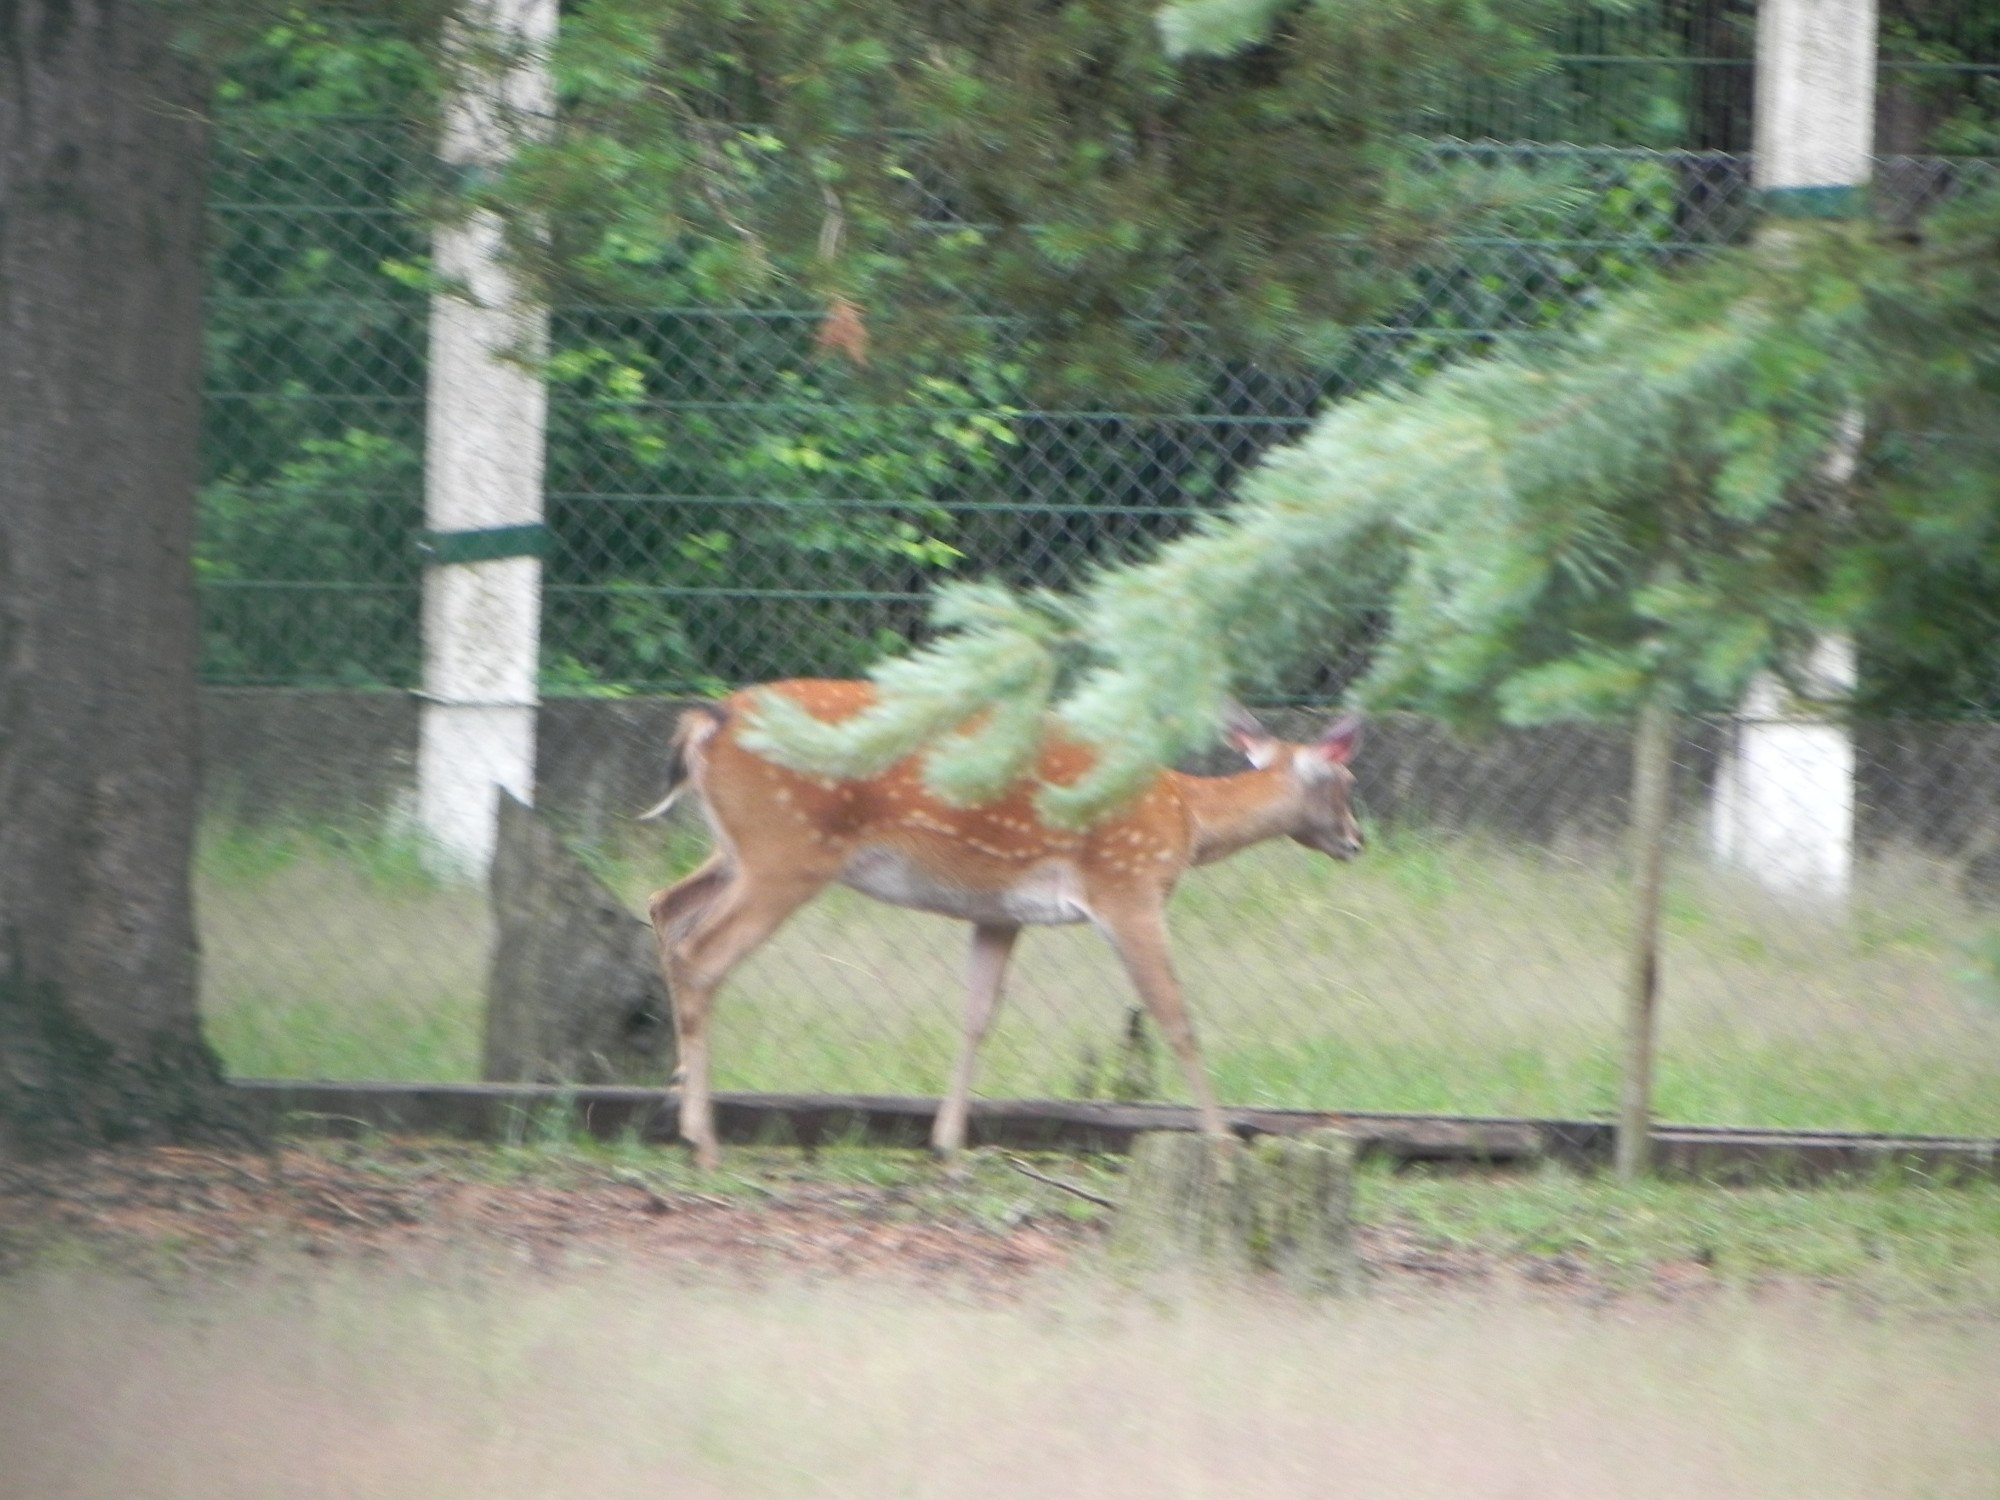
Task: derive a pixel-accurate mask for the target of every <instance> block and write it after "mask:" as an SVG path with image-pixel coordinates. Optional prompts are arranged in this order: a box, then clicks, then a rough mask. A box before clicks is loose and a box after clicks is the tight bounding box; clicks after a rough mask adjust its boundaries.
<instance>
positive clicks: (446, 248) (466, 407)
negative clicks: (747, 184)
mask: <svg viewBox="0 0 2000 1500" xmlns="http://www.w3.org/2000/svg"><path fill="white" fill-rule="evenodd" d="M555 29H556V0H468V3H467V4H466V5H465V6H464V7H463V8H462V9H461V11H460V13H459V15H458V17H457V19H456V20H455V21H454V23H453V33H452V37H453V42H454V44H455V45H454V46H453V48H452V55H453V62H454V65H455V71H456V73H457V78H456V80H455V83H456V86H455V87H454V89H453V91H452V92H451V94H450V96H449V97H448V99H447V100H446V105H445V115H444V139H443V143H442V147H441V154H442V156H443V159H444V162H445V165H446V167H447V169H448V170H451V171H453V172H455V173H457V174H459V175H460V176H461V177H462V178H465V179H476V178H477V176H478V175H479V174H481V173H485V172H491V171H493V170H495V169H496V168H498V167H499V166H500V165H501V164H503V163H504V162H505V160H506V159H507V155H508V153H509V151H510V149H511V145H512V142H513V141H514V140H515V139H517V138H518V137H519V135H520V134H521V133H522V132H523V131H532V130H534V129H537V128H538V127H539V126H540V125H541V124H542V123H543V122H546V121H547V120H548V119H549V118H550V116H551V114H552V111H553V108H554V98H553V88H552V83H551V80H550V75H549V71H548V48H549V44H550V43H551V41H552V40H553V39H554V36H555ZM501 251H502V239H501V225H500V221H499V220H498V219H497V218H496V217H495V216H494V215H492V214H490V213H486V212H483V211H481V212H474V213H472V214H470V215H468V216H467V217H466V218H464V219H463V220H461V221H458V222H455V223H449V224H442V225H440V226H439V227H438V229H437V231H436V234H435V236H434V238H433V241H432V259H433V264H434V267H435V270H436V273H437V275H438V277H439V278H440V280H441V281H442V282H443V283H445V285H444V287H443V289H442V290H440V291H439V292H438V293H437V294H436V295H435V296H433V298H432V300H431V314H430V317H431V330H430V385H429V408H428V413H427V417H426V434H425V453H424V518H425V526H426V548H427V554H426V561H427V563H428V566H427V568H426V570H425V574H424V610H423V629H424V675H423V698H424V706H423V715H422V727H421V733H420V738H419V744H418V758H417V766H418V770H417V816H418V821H419V823H420V825H421V827H422V830H423V832H424V834H425V835H426V839H427V843H428V845H429V847H430V849H431V850H432V851H433V853H434V855H435V856H436V858H437V860H438V862H439V863H440V864H441V865H442V866H444V867H447V868H449V869H451V870H453V871H455V872H458V873H463V874H467V875H473V876H483V875H484V874H485V872H486V870H487V868H488V866H489V865H490V864H491V862H492V858H493V847H494V830H495V818H496V816H497V806H498V803H497V795H496V794H497V791H498V789H499V788H503V787H504V788H505V789H506V790H508V791H510V792H512V793H513V794H514V795H515V796H517V797H519V798H521V799H522V800H523V801H528V800H531V799H532V797H533V795H534V779H535V715H536V709H537V694H536V680H537V675H538V674H537V660H538V655H539V649H540V635H541V593H542V576H541V573H542V569H541V555H540V554H541V550H542V536H543V524H542V469H543V457H544V429H545V426H546V419H547V409H548V396H547V392H546V389H545V387H544V385H543V382H542V378H541V376H540V374H539V373H537V372H536V371H534V370H533V369H532V368H530V362H532V361H534V360H536V359H538V358H539V357H540V355H541V353H542V351H543V349H544V347H545V345H546V343H547V339H548V315H547V311H546V310H545V309H544V308H542V307H540V306H538V305H535V304H533V303H531V302H529V301H528V300H527V299H526V297H525V296H524V295H523V293H522V291H521V289H520V287H519V286H518V285H517V284H516V282H515V280H514V278H513V276H512V275H511V274H510V273H509V271H508V269H507V267H506V265H505V264H504V262H503V260H502V256H501Z"/></svg>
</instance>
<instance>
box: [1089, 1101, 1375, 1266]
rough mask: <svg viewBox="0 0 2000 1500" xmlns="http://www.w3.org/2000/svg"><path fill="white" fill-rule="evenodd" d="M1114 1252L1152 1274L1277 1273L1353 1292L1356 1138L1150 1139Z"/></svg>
mask: <svg viewBox="0 0 2000 1500" xmlns="http://www.w3.org/2000/svg"><path fill="white" fill-rule="evenodd" d="M1111 1247H1112V1253H1113V1255H1114V1256H1116V1257H1117V1258H1118V1259H1120V1260H1122V1261H1123V1262H1125V1263H1126V1264H1128V1265H1134V1266H1139V1267H1144V1268H1148V1269H1159V1270H1196V1271H1202V1272H1207V1273H1209V1274H1221V1275H1241V1274H1244V1273H1247V1272H1252V1271H1272V1272H1275V1273H1277V1274H1278V1275H1280V1276H1282V1277H1283V1278H1284V1279H1285V1280H1286V1281H1287V1282H1289V1283H1290V1284H1291V1285H1292V1286H1294V1287H1295V1288H1297V1289H1298V1290H1300V1291H1304V1292H1315V1293H1317V1292H1346V1291H1351V1290H1353V1289H1354V1288H1355V1287H1356V1286H1357V1285H1358V1283H1359V1278H1360V1265H1359V1262H1358V1260H1357V1259H1356V1256H1355V1251H1354V1141H1353V1138H1352V1137H1350V1136H1349V1135H1347V1134H1346V1133H1345V1132H1343V1131H1338V1130H1314V1131H1309V1132H1307V1133H1306V1134H1304V1135H1301V1136H1265V1137H1263V1138H1262V1139H1260V1140H1258V1141H1256V1142H1254V1143H1252V1144H1249V1145H1245V1144H1243V1143H1241V1142H1236V1141H1229V1142H1221V1141H1212V1140H1210V1139H1208V1138H1207V1137H1206V1136H1200V1135H1193V1134H1189V1133H1187V1132H1185V1131H1170V1130H1160V1131H1148V1132H1147V1133H1145V1134H1143V1135H1141V1136H1140V1137H1139V1138H1138V1139H1137V1140H1135V1141H1134V1142H1133V1143H1132V1163H1131V1166H1130V1168H1129V1169H1128V1170H1127V1172H1126V1192H1125V1203H1124V1206H1123V1208H1121V1209H1120V1211H1119V1214H1118V1219H1117V1222H1116V1224H1115V1225H1114V1226H1113V1228H1112V1236H1111Z"/></svg>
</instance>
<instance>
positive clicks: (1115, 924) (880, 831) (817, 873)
mask: <svg viewBox="0 0 2000 1500" xmlns="http://www.w3.org/2000/svg"><path fill="white" fill-rule="evenodd" d="M766 692H777V693H784V694H786V695H787V696H789V697H791V698H793V699H795V700H797V701H798V702H799V703H800V704H801V705H803V706H804V707H805V708H806V709H807V710H808V711H809V712H810V713H812V714H813V716H814V717H816V718H819V719H823V720H826V721H829V722H837V721H839V720H841V719H845V718H847V717H849V716H850V715H853V714H857V713H859V712H861V711H862V710H863V709H865V708H867V707H868V706H869V705H870V704H871V703H872V702H873V701H874V694H875V690H874V687H873V685H872V684H870V683H866V682H830V681H799V682H779V683H771V684H766V685H764V686H762V687H754V688H746V689H744V690H743V691H741V692H739V693H736V694H735V695H733V696H731V697H729V698H727V699H725V700H723V701H722V702H720V703H714V704H703V705H700V706H698V707H695V708H693V709H690V710H689V711H688V712H687V713H686V714H685V715H684V716H683V717H682V719H681V722H680V724H679V726H678V727H677V729H676V730H675V733H674V740H673V755H672V765H671V771H670V776H669V781H670V786H669V790H668V792H667V795H666V797H665V799H664V800H662V801H661V803H660V804H659V805H658V806H657V807H655V808H653V809H652V810H651V811H649V812H647V813H645V814H642V816H644V817H649V818H650V817H658V816H660V815H661V814H663V813H665V812H666V811H667V809H668V808H670V807H671V806H672V805H673V804H674V802H675V801H676V800H677V799H678V798H679V797H680V795H681V794H682V792H684V791H685V790H687V789H689V788H692V789H693V791H694V793H695V795H696V796H697V797H698V798H699V800H700V802H701V805H702V807H703V809H704V810H705V812H706V813H707V815H708V819H709V822H710V824H711V825H712V826H713V828H714V831H715V837H716V844H717V848H716V850H715V852H714V853H713V854H712V855H711V856H710V857H709V859H708V861H707V863H705V864H703V865H702V866H701V867H700V868H699V869H697V870H696V871H695V872H694V873H693V874H691V875H689V876H687V877H686V878H685V879H683V880H681V881H680V882H679V883H678V884H676V885H673V886H670V887H668V888H667V889H666V890H663V891H660V892H657V893H656V894H655V895H654V896H653V898H652V900H651V902H650V903H649V911H650V914H651V917H652V922H653V931H654V934H655V936H656V937H657V939H658V942H659V950H660V966H661V969H662V970H663V972H664V973H665V975H666V981H667V988H668V991H669V993H671V994H672V996H673V1003H674V1022H675V1026H676V1028H677V1030H678V1034H679V1040H680V1065H681V1070H682V1072H681V1097H680V1128H681V1134H682V1136H683V1137H684V1138H685V1139H686V1140H687V1141H688V1142H689V1143H690V1144H691V1145H692V1146H693V1148H694V1155H695V1161H696V1163H697V1164H698V1165H699V1166H702V1167H705V1168H707V1167H713V1166H714V1165H715V1164H716V1161H717V1149H716V1139H715V1122H714V1118H713V1112H712V1107H711V1103H710V1097H709V1056H708V1023H709V1014H710V1010H711V1008H712V1006H713V1004H714V1000H715V992H716V989H717V987H718V986H719V985H721V983H722V981H723V980H724V978H726V977H727V975H728V974H729V971H730V970H731V969H733V968H734V967H735V966H736V965H737V964H738V963H740V962H741V961H742V960H743V959H744V958H745V957H747V956H748V955H749V954H750V953H751V952H752V951H753V950H755V949H756V948H757V946H758V945H759V944H761V943H762V942H764V940H765V939H766V938H768V937H770V936H771V935H772V934H773V933H774V932H776V931H777V930H778V927H779V925H780V924H781V923H783V922H784V920H785V919H786V918H787V917H789V916H790V915H791V914H792V913H793V912H795V911H797V910H798V909H799V908H800V907H801V906H803V905H805V903H806V902H808V901H810V900H811V899H812V898H813V897H814V896H815V895H817V894H818V893H819V892H820V891H822V890H824V889H825V888H826V887H827V886H828V885H831V884H833V883H835V882H839V883H841V884H843V885H849V886H852V887H854V888H855V889H856V890H860V891H864V892H866V893H867V894H868V895H870V896H874V897H876V898H878V899H879V900H883V901H887V902H889V903H891V904H892V905H895V906H907V907H914V908H915V909H917V910H919V911H931V912H937V913H939V914H941V915H943V916H948V917H958V918H961V919H963V920H965V921H968V922H970V923H972V957H971V964H970V972H969V975H968V982H967V993H966V1005H965V1032H964V1036H963V1038H962V1039H961V1042H960V1045H959V1052H958V1060H957V1064H956V1066H955V1067H954V1068H953V1070H952V1076H951V1086H950V1089H949V1090H948V1092H947V1093H946V1095H945V1098H944V1103H943V1105H942V1107H941V1108H940V1109H939V1111H938V1115H937V1121H936V1125H935V1128H934V1129H933V1131H932V1136H931V1143H932V1145H933V1147H934V1148H935V1149H936V1150H937V1151H938V1152H939V1153H940V1154H943V1155H947V1156H948V1155H950V1154H951V1153H953V1152H956V1151H957V1150H958V1149H959V1148H960V1147H961V1146H963V1145H964V1143H965V1123H966V1098H967V1095H968V1094H969V1093H970V1092H971V1088H972V1075H973V1066H974V1063H975V1060H976V1058H977V1055H978V1051H979V1044H980V1042H981V1040H982V1039H983V1038H984V1037H985V1035H986V1031H987V1028H988V1026H989V1025H991V1023H992V1020H993V1015H994V1011H995V1010H996V1008H997V1007H998V1005H999V1003H1000V989H1001V981H1002V978H1003V977H1004V975H1005V972H1006V968H1007V960H1008V956H1009V955H1010V954H1011V952H1012V951H1013V947H1014V940H1015V939H1016V938H1017V937H1018V936H1019V935H1020V931H1021V929H1022V928H1023V927H1026V926H1038V925H1044V924H1055V923H1064V922H1091V923H1094V924H1095V925H1096V926H1097V927H1098V928H1099V930H1101V931H1102V932H1103V933H1104V934H1105V936H1106V937H1108V938H1109V939H1110V940H1111V943H1112V946H1113V947H1114V948H1116V949H1117V951H1118V955H1119V957H1120V958H1121V959H1122V960H1123V961H1124V964H1125V968H1126V970H1127V972H1128V973H1129V974H1130V975H1131V977H1132V982H1133V984H1134V985H1135V986H1137V988H1138V991H1139V995H1140V998H1141V999H1142V1000H1143V1001H1144V1002H1145V1004H1146V1008H1147V1009H1148V1010H1149V1011H1150V1012H1151V1013H1152V1017H1153V1020H1154V1021H1155V1023H1156V1024H1157V1025H1158V1026H1159V1029H1160V1032H1161V1034H1162V1035H1164V1036H1165V1038H1166V1039H1167V1042H1168V1044H1169V1045H1170V1046H1171V1047H1172V1048H1173V1049H1174V1053H1175V1055H1176V1056H1177V1057H1178V1058H1179V1059H1180V1064H1181V1068H1182V1069H1183V1071H1184V1072H1185V1073H1186V1075H1187V1081H1188V1087H1189V1089H1190V1090H1191V1091H1192V1092H1193V1095H1194V1100H1195V1104H1196V1107H1197V1108H1198V1110H1199V1112H1200V1117H1201V1125H1202V1129H1203V1130H1204V1131H1205V1132H1207V1133H1208V1134H1209V1135H1211V1136H1217V1137H1221V1136H1225V1135H1227V1134H1228V1126H1227V1125H1226V1124H1225V1122H1224V1120H1223V1117H1222V1111H1221V1110H1220V1109H1218V1108H1217V1107H1216V1102H1215V1094H1214V1091H1213V1090H1212V1089H1211V1088H1210V1087H1209V1082H1208V1074H1207V1071H1206V1069H1205V1068H1204V1066H1203V1064H1202V1058H1201V1052H1200V1049H1199V1047H1198V1046H1197V1045H1196V1042H1195V1035H1194V1027H1193V1025H1192V1023H1191V1022H1190V1020H1189V1018H1188V1013H1187V1008H1186V1006H1185V1004H1184V1003H1183V1001H1182V998H1181V989H1180V985H1179V983H1178V981H1176V979H1175V978H1174V971H1173V964H1172V961H1171V957H1170V954H1169V951H1168V943H1167V926H1166V904H1167V897H1168V896H1169V895H1170V894H1171V893H1172V891H1173V888H1174V885H1175V883H1176V882H1177V881H1178V880H1179V879H1180V877H1181V875H1182V873H1183V872H1185V871H1186V870H1187V869H1188V867H1189V866H1190V865H1205V864H1209V863H1211V862H1212V861H1215V860H1218V859H1224V858H1226V857H1228V856H1229V855H1231V854H1234V853H1236V852H1237V851H1238V850H1240V849H1245V848H1248V847H1249V846H1250V845H1252V844H1257V843H1262V842H1263V841H1264V840H1266V839H1273V838H1278V837H1280V836H1283V837H1288V838H1291V839H1294V840H1296V841H1297V842H1299V843H1301V844H1304V845H1305V846H1306V847H1307V848H1308V849H1317V850H1319V851H1320V852H1321V853H1323V854H1328V855H1331V856H1332V857H1333V858H1335V859H1343V860H1344V859H1351V858H1353V857H1354V855H1356V854H1357V853H1359V852H1360V850H1361V847H1362V838H1361V829H1360V827H1359V826H1358V825H1357V824H1356V823H1355V820H1354V815H1353V813H1352V812H1351V811H1350V810H1349V808H1348V790H1349V788H1350V786H1351V785H1352V777H1351V775H1350V773H1349V772H1348V770H1347V762H1348V759H1349V758H1350V757H1351V756H1352V755H1353V753H1354V749H1355V746H1356V744H1357V743H1358V741H1359V738H1360V723H1359V721H1358V720H1356V719H1354V718H1352V717H1349V718H1344V719H1342V720H1340V721H1339V722H1337V723H1335V724H1334V725H1333V726H1332V727H1331V728H1329V729H1328V730H1327V731H1326V733H1325V734H1324V735H1322V736H1321V737H1320V738H1319V739H1317V740H1315V741H1313V742H1312V743H1310V744H1290V743H1287V742H1285V741H1282V740H1279V739H1276V738H1275V737H1273V736H1272V735H1270V734H1268V733H1266V732H1265V731H1264V729H1263V728H1262V727H1261V726H1259V725H1258V724H1257V723H1256V721H1255V720H1253V719H1251V718H1250V717H1249V715H1248V714H1242V713H1240V712H1239V713H1237V714H1235V715H1232V720H1231V723H1230V726H1229V735H1230V738H1231V740H1232V741H1233V742H1234V743H1235V745H1236V746H1237V748H1238V749H1240V750H1241V751H1242V752H1243V753H1244V755H1245V756H1246V757H1247V758H1248V759H1249V761H1250V763H1251V766H1252V769H1251V770H1248V771H1243V772H1240V773H1239V774H1237V775H1234V776H1212V777H1211V776H1189V775H1183V774H1181V773H1180V772H1177V771H1163V772H1161V773H1160V775H1159V776H1158V777H1156V778H1155V779H1154V781H1153V782H1152V784H1151V785H1150V786H1148V787H1147V788H1146V789H1145V791H1144V792H1142V793H1141V794H1140V795H1139V796H1137V797H1136V798H1134V799H1133V800H1132V801H1130V802H1128V803H1127V804H1125V805H1124V806H1123V807H1122V808H1121V809H1120V810H1119V811H1117V812H1115V813H1113V814H1111V815H1109V816H1107V817H1105V818H1104V819H1102V820H1101V821H1099V822H1097V823H1095V824H1093V825H1091V826H1090V827H1087V828H1084V829H1080V830H1068V829H1060V828H1052V827H1050V826H1049V825H1048V824H1046V823H1045V822H1044V821H1043V820H1042V819H1041V818H1040V817H1039V816H1038V815H1037V813H1036V810H1035V805H1034V784H1033V782H1032V781H1023V782H1022V783H1021V784H1020V785H1019V786H1017V787H1015V788H1014V789H1012V790H1011V791H1009V792H1007V793H1006V794H1005V795H1003V796H1001V797H999V798H998V799H996V800H994V801H991V802H988V803H986V804H984V805H982V806H978V807H958V806H954V805H952V804H951V803H948V802H945V801H942V800H940V799H939V798H938V797H936V796H935V795H933V794H932V793H931V792H930V791H929V790H927V789H926V788H925V786H924V782H923V776H922V767H921V763H920V761H919V760H918V759H917V758H914V757H913V758H911V759H909V760H905V761H901V762H899V763H897V764H896V765H893V766H891V767H890V768H889V769H888V770H887V771H884V772H883V773H882V774H881V775H879V776H874V777H869V778H867V779H865V780H837V779H835V778H832V777H824V776H813V775H809V774H805V773H802V772H798V771H792V770H787V769H785V768H784V767H782V766H778V765H776V764H774V763H772V762H771V761H769V760H767V759H764V758H763V757H761V756H759V755H757V754H755V753H753V752H752V751H750V750H748V749H746V748H745V747H744V745H743V744H742V741H741V738H740V734H741V731H742V728H743V726H744V725H745V723H746V722H747V721H748V720H749V719H750V718H751V717H752V716H753V715H754V714H755V711H756V707H755V705H756V695H757V694H759V693H766ZM1090 764H1091V753H1090V751H1089V750H1088V749H1087V748H1086V747H1084V746H1082V745H1079V744H1075V743H1073V742H1069V741H1066V740H1063V739H1061V738H1054V737H1052V738H1051V739H1050V741H1049V742H1048V744H1047V745H1045V746H1044V748H1043V749H1042V751H1041V757H1040V763H1039V766H1038V768H1037V776H1038V777H1039V779H1040V780H1043V781H1047V782H1051V783H1056V784H1065V783H1069V782H1072V781H1074V780H1075V779H1076V778H1077V777H1079V776H1081V775H1082V774H1083V772H1084V771H1085V770H1087V769H1088V768H1089V766H1090Z"/></svg>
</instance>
